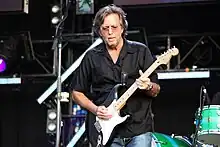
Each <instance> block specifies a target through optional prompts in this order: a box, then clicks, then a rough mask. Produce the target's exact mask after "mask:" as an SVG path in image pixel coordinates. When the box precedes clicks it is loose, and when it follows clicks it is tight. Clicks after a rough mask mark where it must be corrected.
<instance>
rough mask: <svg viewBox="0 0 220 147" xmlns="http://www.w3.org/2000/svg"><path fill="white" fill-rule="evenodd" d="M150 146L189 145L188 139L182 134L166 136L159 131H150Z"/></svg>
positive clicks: (176, 146) (184, 146) (177, 146)
mask: <svg viewBox="0 0 220 147" xmlns="http://www.w3.org/2000/svg"><path fill="white" fill-rule="evenodd" d="M152 138H153V139H152V144H151V146H152V147H191V146H192V144H191V143H190V141H189V139H187V138H184V137H182V136H174V137H171V136H168V135H165V134H161V133H152Z"/></svg>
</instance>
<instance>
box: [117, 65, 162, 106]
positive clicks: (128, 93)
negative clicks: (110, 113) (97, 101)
mask: <svg viewBox="0 0 220 147" xmlns="http://www.w3.org/2000/svg"><path fill="white" fill-rule="evenodd" d="M158 65H159V64H158V62H157V61H155V62H154V63H153V64H152V65H151V66H150V68H148V69H147V70H146V71H145V72H144V73H143V75H141V76H140V77H139V78H143V77H149V76H150V74H151V73H152V72H153V71H154V70H155V69H156V68H157V67H158ZM137 88H138V87H137V84H136V83H135V82H134V83H133V84H132V85H131V86H130V88H129V89H128V90H127V91H126V92H125V93H124V94H123V95H122V96H121V97H120V98H119V99H118V100H117V101H116V104H115V108H116V110H120V109H121V108H123V106H124V105H125V103H126V101H127V100H128V99H129V97H130V96H131V95H132V94H133V93H134V92H135V91H136V89H137Z"/></svg>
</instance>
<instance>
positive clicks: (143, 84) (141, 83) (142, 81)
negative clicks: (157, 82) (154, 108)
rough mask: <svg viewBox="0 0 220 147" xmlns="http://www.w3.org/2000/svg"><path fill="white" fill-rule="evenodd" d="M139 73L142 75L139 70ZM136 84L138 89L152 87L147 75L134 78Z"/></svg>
mask: <svg viewBox="0 0 220 147" xmlns="http://www.w3.org/2000/svg"><path fill="white" fill-rule="evenodd" d="M139 74H140V75H142V74H143V72H142V71H141V70H139ZM136 84H137V86H138V88H139V89H146V90H149V89H150V88H151V87H152V83H151V81H150V79H149V78H147V77H141V78H139V79H136Z"/></svg>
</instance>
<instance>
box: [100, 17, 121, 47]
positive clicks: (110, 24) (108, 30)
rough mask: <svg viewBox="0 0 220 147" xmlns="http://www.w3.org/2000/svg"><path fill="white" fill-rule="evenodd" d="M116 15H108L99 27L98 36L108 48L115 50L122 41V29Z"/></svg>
mask: <svg viewBox="0 0 220 147" xmlns="http://www.w3.org/2000/svg"><path fill="white" fill-rule="evenodd" d="M121 24H122V22H121V19H120V17H119V15H118V14H115V13H113V14H109V15H107V16H106V17H105V18H104V22H103V24H102V25H101V27H100V35H101V36H102V39H103V40H104V41H105V43H106V45H107V46H108V47H109V48H115V47H117V46H118V44H119V42H120V41H121V40H122V33H123V30H124V29H123V27H122V26H121Z"/></svg>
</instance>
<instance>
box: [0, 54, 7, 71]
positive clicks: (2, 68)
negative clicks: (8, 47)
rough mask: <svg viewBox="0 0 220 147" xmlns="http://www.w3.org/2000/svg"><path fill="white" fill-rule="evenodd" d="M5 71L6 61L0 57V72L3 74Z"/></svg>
mask: <svg viewBox="0 0 220 147" xmlns="http://www.w3.org/2000/svg"><path fill="white" fill-rule="evenodd" d="M5 70H6V60H5V58H3V57H1V55H0V72H4V71H5Z"/></svg>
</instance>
